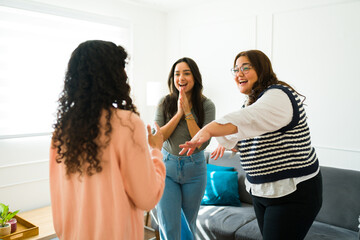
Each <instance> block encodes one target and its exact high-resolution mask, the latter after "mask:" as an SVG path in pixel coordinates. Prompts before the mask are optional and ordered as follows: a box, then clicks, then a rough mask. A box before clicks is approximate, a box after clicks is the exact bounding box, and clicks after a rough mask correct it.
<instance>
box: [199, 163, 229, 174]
mask: <svg viewBox="0 0 360 240" xmlns="http://www.w3.org/2000/svg"><path fill="white" fill-rule="evenodd" d="M206 166H207V171H209V172H212V171H234V170H235V168H234V167H224V166H217V165H214V164H209V163H208V164H206Z"/></svg>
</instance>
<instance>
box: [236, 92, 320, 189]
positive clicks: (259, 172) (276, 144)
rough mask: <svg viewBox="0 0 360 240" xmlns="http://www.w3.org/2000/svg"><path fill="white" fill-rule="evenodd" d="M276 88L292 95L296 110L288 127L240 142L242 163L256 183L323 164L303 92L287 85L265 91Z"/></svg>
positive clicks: (302, 172) (304, 172)
mask: <svg viewBox="0 0 360 240" xmlns="http://www.w3.org/2000/svg"><path fill="white" fill-rule="evenodd" d="M272 88H278V89H281V90H283V91H284V92H285V93H286V94H287V95H288V96H289V98H290V100H291V103H292V106H293V113H294V114H293V119H292V121H291V123H290V124H289V125H287V126H285V127H284V128H282V129H280V130H278V131H275V132H271V133H266V134H263V135H261V136H258V137H255V138H249V139H245V140H242V141H239V142H238V148H239V152H240V160H241V165H242V167H243V169H244V171H245V172H246V175H247V179H248V180H249V182H251V183H254V184H258V183H266V182H273V181H277V180H281V179H285V178H294V177H300V176H304V175H308V174H311V173H314V172H315V171H316V170H317V169H318V166H319V163H318V159H317V156H316V153H315V149H314V148H313V147H312V146H311V140H310V131H309V127H308V125H307V122H306V113H305V110H304V108H303V105H302V103H301V100H300V98H299V96H298V95H297V94H296V93H295V92H294V91H292V90H291V89H290V88H288V87H285V86H283V85H272V86H270V87H269V88H268V89H266V90H265V91H267V90H269V89H272ZM265 91H264V92H265ZM262 94H263V93H262ZM260 97H261V96H260Z"/></svg>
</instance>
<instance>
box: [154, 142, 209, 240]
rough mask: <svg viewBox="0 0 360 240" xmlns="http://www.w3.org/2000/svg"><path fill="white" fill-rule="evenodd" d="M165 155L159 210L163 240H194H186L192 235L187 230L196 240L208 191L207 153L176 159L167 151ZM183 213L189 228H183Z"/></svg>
mask: <svg viewBox="0 0 360 240" xmlns="http://www.w3.org/2000/svg"><path fill="white" fill-rule="evenodd" d="M162 153H163V156H164V158H163V160H164V163H165V166H166V179H165V190H164V194H163V196H162V198H161V200H160V202H159V203H158V205H157V206H156V211H157V216H158V220H159V230H160V238H161V239H162V240H180V239H182V240H191V239H189V237H186V238H184V233H185V232H188V230H186V229H185V228H187V229H188V226H189V227H190V229H191V232H192V234H190V235H192V239H195V233H196V218H197V215H198V211H199V208H200V203H201V199H202V198H203V196H204V192H205V188H206V162H205V155H204V151H201V152H198V153H195V154H192V155H191V156H181V157H178V156H175V155H172V154H170V153H168V152H167V151H165V150H164V149H163V150H162ZM181 210H182V211H183V213H184V215H185V218H186V219H185V220H186V221H187V223H188V225H187V224H181ZM183 221H184V219H183ZM185 223H186V222H185ZM184 225H186V226H184ZM181 232H182V233H183V236H181Z"/></svg>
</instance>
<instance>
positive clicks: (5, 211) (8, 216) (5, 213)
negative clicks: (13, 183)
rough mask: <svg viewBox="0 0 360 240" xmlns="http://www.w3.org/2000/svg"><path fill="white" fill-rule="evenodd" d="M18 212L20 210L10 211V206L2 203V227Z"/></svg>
mask: <svg viewBox="0 0 360 240" xmlns="http://www.w3.org/2000/svg"><path fill="white" fill-rule="evenodd" d="M18 212H19V210H16V211H15V212H9V206H7V205H5V204H3V203H0V227H5V225H6V223H7V222H8V221H9V220H10V219H12V218H13V217H14V216H15V215H16V214H17V213H18Z"/></svg>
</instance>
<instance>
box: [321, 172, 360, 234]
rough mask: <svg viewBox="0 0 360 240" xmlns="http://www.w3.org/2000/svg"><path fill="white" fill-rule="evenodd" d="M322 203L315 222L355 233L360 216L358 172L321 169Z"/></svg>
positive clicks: (359, 174)
mask: <svg viewBox="0 0 360 240" xmlns="http://www.w3.org/2000/svg"><path fill="white" fill-rule="evenodd" d="M320 169H321V174H322V179H323V203H322V207H321V209H320V212H319V214H318V215H317V217H316V220H317V221H319V222H322V223H327V224H331V225H334V226H337V227H341V228H347V229H350V230H352V231H355V232H357V231H358V230H359V229H358V225H359V221H358V217H359V214H360V187H359V186H360V172H359V171H354V170H346V169H340V168H332V167H324V166H322V167H321V168H320Z"/></svg>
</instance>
